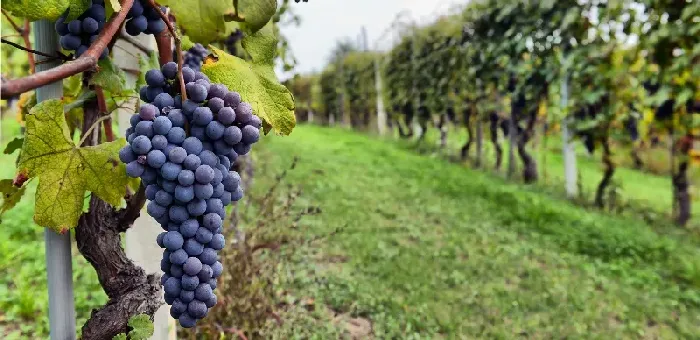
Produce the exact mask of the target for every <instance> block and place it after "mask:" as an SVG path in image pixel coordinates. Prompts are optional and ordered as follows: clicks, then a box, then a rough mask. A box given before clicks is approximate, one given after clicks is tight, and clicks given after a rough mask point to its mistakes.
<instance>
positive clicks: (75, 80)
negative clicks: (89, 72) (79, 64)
mask: <svg viewBox="0 0 700 340" xmlns="http://www.w3.org/2000/svg"><path fill="white" fill-rule="evenodd" d="M82 88H83V74H82V73H78V74H76V75H73V76H70V77H68V78H66V79H63V95H64V96H66V95H68V96H72V97H77V96H78V94H79V93H80V90H82Z"/></svg>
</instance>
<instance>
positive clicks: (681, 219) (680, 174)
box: [673, 135, 692, 226]
mask: <svg viewBox="0 0 700 340" xmlns="http://www.w3.org/2000/svg"><path fill="white" fill-rule="evenodd" d="M679 144H680V145H679V148H678V149H679V154H680V156H681V157H680V158H681V161H680V163H679V164H678V171H675V172H674V173H673V189H674V192H675V200H676V205H677V207H678V213H677V215H676V223H677V224H678V225H679V226H685V225H686V224H687V223H688V221H689V220H690V216H691V199H690V193H689V192H688V187H689V184H688V168H689V166H690V163H689V162H688V152H689V151H690V149H691V147H692V136H690V135H687V136H685V137H684V138H682V139H681V141H680V143H679Z"/></svg>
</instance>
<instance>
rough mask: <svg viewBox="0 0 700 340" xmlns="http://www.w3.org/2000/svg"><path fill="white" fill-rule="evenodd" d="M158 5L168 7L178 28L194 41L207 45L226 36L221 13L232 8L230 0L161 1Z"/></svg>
mask: <svg viewBox="0 0 700 340" xmlns="http://www.w3.org/2000/svg"><path fill="white" fill-rule="evenodd" d="M159 3H160V4H161V5H163V6H168V7H170V10H171V11H172V12H173V14H174V15H175V17H176V18H177V24H178V26H180V28H182V31H183V33H184V34H186V35H188V36H189V37H190V38H191V39H192V40H194V41H197V42H199V43H202V44H208V43H210V42H212V41H215V40H217V39H218V38H220V37H223V36H224V35H225V34H226V25H225V22H224V15H223V13H226V12H229V10H230V8H231V7H232V6H231V1H230V0H208V1H194V0H161V1H159Z"/></svg>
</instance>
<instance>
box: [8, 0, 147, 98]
mask: <svg viewBox="0 0 700 340" xmlns="http://www.w3.org/2000/svg"><path fill="white" fill-rule="evenodd" d="M133 4H134V0H123V1H122V4H121V6H122V9H121V10H120V11H119V12H117V13H116V14H115V15H113V16H112V18H111V19H109V21H108V22H107V24H106V25H105V26H104V29H103V30H102V32H100V35H99V36H98V38H97V40H95V42H93V43H92V45H90V48H88V50H87V51H86V52H85V53H83V55H81V56H80V57H78V59H75V60H73V61H70V62H67V63H65V64H63V65H60V66H57V67H54V68H51V69H48V70H45V71H41V72H37V73H34V74H32V75H29V76H26V77H23V78H19V79H13V80H9V81H3V82H2V86H0V98H2V99H8V98H12V97H15V96H17V95H19V94H21V93H24V92H28V91H31V90H34V89H36V88H38V87H41V86H44V85H46V84H50V83H53V82H56V81H58V80H61V79H65V78H68V77H70V76H72V75H75V74H78V73H81V72H85V71H88V70H93V69H95V68H96V66H97V62H98V60H99V57H100V55H101V54H102V51H103V50H104V49H105V47H107V44H109V42H110V41H111V40H112V38H113V37H114V35H115V34H117V32H118V31H119V29H120V27H121V25H122V23H123V22H124V20H125V19H126V14H127V13H128V12H129V10H130V9H131V6H132V5H133ZM159 12H160V11H159Z"/></svg>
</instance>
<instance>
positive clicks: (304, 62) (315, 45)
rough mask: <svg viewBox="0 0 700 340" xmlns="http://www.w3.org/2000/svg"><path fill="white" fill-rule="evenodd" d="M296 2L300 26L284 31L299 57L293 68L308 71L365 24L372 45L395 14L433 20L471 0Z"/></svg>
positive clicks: (387, 41)
mask: <svg viewBox="0 0 700 340" xmlns="http://www.w3.org/2000/svg"><path fill="white" fill-rule="evenodd" d="M308 1H309V2H299V3H295V2H293V0H291V1H290V2H291V6H292V8H293V9H294V11H295V12H296V13H297V14H299V15H300V16H301V25H300V26H299V27H284V28H283V31H282V33H283V34H284V35H285V36H286V37H287V38H288V39H289V42H290V46H291V48H292V52H293V53H294V56H295V57H296V59H297V67H296V69H295V71H294V72H298V73H309V72H313V71H320V70H322V69H323V67H324V66H325V65H326V60H327V59H328V57H329V55H330V51H331V49H332V48H333V46H334V45H335V42H336V40H338V39H342V38H344V37H349V38H351V39H353V41H357V40H358V37H359V36H360V34H361V30H362V27H363V26H364V27H365V28H366V30H367V42H368V45H369V48H370V49H371V48H373V46H374V45H375V43H376V42H377V40H378V39H379V38H380V37H381V36H382V34H384V32H385V31H386V30H387V28H388V27H389V26H390V25H391V23H392V22H393V21H394V19H395V18H396V16H397V14H399V13H400V12H402V11H404V10H405V11H407V12H408V13H409V15H407V16H405V17H406V18H409V17H410V18H414V19H416V20H418V21H419V22H423V23H424V22H428V21H430V18H431V17H434V16H433V15H431V14H432V13H434V12H435V13H438V14H442V13H445V12H447V10H448V9H449V7H450V6H451V5H453V4H462V3H466V2H468V0H352V1H348V0H308ZM390 44H391V40H390V38H389V36H388V35H387V36H386V37H385V38H384V39H381V40H380V41H379V45H380V47H381V48H387V47H389V46H390ZM277 74H278V75H279V76H280V78H282V79H286V78H288V77H289V76H290V74H289V73H287V74H285V73H284V72H282V71H281V70H279V69H278V70H277Z"/></svg>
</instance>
